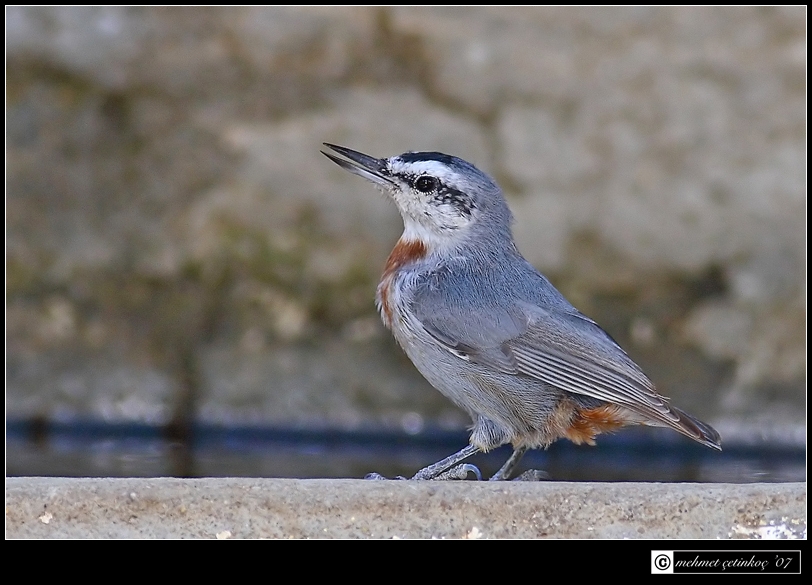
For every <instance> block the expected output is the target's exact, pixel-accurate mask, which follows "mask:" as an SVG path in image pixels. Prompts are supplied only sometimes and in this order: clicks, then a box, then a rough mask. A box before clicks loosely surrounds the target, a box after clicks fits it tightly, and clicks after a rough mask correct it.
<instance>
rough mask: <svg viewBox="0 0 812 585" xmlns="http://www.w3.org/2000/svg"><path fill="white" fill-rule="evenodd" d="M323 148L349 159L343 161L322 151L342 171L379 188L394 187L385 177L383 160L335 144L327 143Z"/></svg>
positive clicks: (385, 171)
mask: <svg viewBox="0 0 812 585" xmlns="http://www.w3.org/2000/svg"><path fill="white" fill-rule="evenodd" d="M324 146H326V147H327V148H329V149H330V150H334V151H336V152H337V153H338V154H340V155H342V156H344V157H346V158H348V159H349V160H344V159H343V158H338V157H337V156H333V155H332V154H328V153H326V152H324V151H322V154H323V155H324V156H326V157H327V158H329V159H330V160H331V161H333V162H334V163H336V164H337V165H338V166H340V167H341V168H342V169H347V170H348V171H350V172H351V173H354V174H356V175H358V176H359V177H364V178H365V179H367V180H369V181H372V182H373V183H376V184H378V185H380V186H381V187H386V188H392V187H394V186H395V183H394V182H393V181H392V180H391V179H389V178H388V177H387V176H386V174H387V170H386V163H385V162H384V160H383V159H380V158H373V157H371V156H367V155H366V154H363V153H360V152H358V151H356V150H350V149H349V148H344V147H343V146H336V145H335V144H328V143H327V142H325V143H324Z"/></svg>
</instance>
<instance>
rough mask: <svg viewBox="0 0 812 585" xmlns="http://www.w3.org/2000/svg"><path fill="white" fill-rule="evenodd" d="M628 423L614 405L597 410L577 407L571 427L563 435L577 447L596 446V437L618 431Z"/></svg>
mask: <svg viewBox="0 0 812 585" xmlns="http://www.w3.org/2000/svg"><path fill="white" fill-rule="evenodd" d="M628 423H629V421H628V420H627V419H626V418H624V416H623V414H622V413H621V411H620V409H619V408H618V407H617V406H614V405H612V404H606V405H604V406H598V407H597V408H578V407H575V408H574V409H573V411H572V418H571V419H570V424H569V427H568V428H565V429H563V433H562V435H563V436H564V437H565V438H567V439H569V440H570V441H572V442H573V443H575V444H576V445H580V444H581V443H586V444H587V445H594V444H595V437H596V436H598V435H600V434H601V433H611V432H613V431H616V430H618V429H619V428H621V427H623V426H625V425H627V424H628Z"/></svg>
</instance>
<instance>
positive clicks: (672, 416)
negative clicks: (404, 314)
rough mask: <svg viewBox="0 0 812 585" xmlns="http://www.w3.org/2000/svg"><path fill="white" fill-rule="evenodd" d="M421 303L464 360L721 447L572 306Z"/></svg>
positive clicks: (443, 340)
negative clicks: (473, 307)
mask: <svg viewBox="0 0 812 585" xmlns="http://www.w3.org/2000/svg"><path fill="white" fill-rule="evenodd" d="M433 296H434V295H431V294H429V295H428V297H433ZM414 301H415V302H414V303H413V305H412V306H413V309H414V310H415V316H416V317H417V318H418V319H419V320H420V322H421V323H422V325H423V327H424V329H425V330H426V331H427V332H428V333H429V335H431V336H432V337H433V338H434V339H436V340H437V341H438V342H439V343H440V344H442V345H444V346H445V347H446V348H447V349H448V350H449V351H450V352H452V353H454V354H455V355H457V356H459V357H460V358H462V359H466V360H469V361H471V362H473V363H480V364H483V365H487V366H489V367H491V368H494V369H496V370H498V371H500V372H502V373H505V374H512V375H519V376H529V377H531V378H535V379H537V380H540V381H542V382H544V383H546V384H550V385H552V386H554V387H556V388H560V389H562V390H565V391H567V392H571V393H574V394H580V395H583V396H589V397H592V398H596V399H599V400H602V401H605V402H609V403H613V404H617V405H620V406H623V407H625V408H628V409H629V410H631V411H633V412H635V413H637V414H639V415H641V416H642V417H643V419H646V420H650V421H651V422H652V423H655V424H662V425H666V426H669V427H671V428H674V429H675V430H677V431H679V432H681V433H683V434H685V435H688V436H689V437H691V438H693V439H695V440H697V441H700V442H702V443H705V444H707V445H709V446H712V447H715V448H719V447H718V434H716V432H715V431H714V430H713V429H711V428H710V427H707V425H704V424H703V423H701V422H700V421H697V420H695V419H693V418H691V417H689V416H688V415H686V414H685V413H683V412H681V411H679V410H678V409H676V408H673V407H670V406H669V405H668V403H667V402H666V399H665V398H664V397H662V396H660V395H659V394H658V393H657V392H656V391H655V389H654V384H653V383H652V382H651V380H649V379H648V377H646V375H645V374H644V373H643V372H642V370H641V369H640V368H639V367H638V366H637V364H635V363H634V362H633V361H632V360H631V358H629V356H628V355H626V353H625V352H624V351H623V349H621V347H620V346H619V345H617V343H615V341H614V340H613V339H612V338H611V337H610V336H609V335H608V334H607V333H606V332H605V331H604V330H603V329H601V328H600V327H599V326H598V325H597V324H596V323H595V322H594V321H592V320H591V319H589V318H588V317H586V316H584V315H582V314H581V313H579V312H578V311H577V310H576V309H575V308H572V307H571V306H551V307H546V306H544V307H542V306H539V305H537V304H534V303H529V302H524V301H514V302H512V303H509V304H508V305H505V304H501V303H500V304H499V305H497V304H496V303H491V304H490V305H491V306H488V303H486V304H485V305H483V306H481V307H479V308H477V309H476V310H471V309H470V307H469V310H468V311H459V310H453V309H451V308H449V307H448V305H446V306H445V307H443V306H442V305H440V304H438V303H437V302H436V301H437V299H436V298H434V299H429V298H419V297H418V298H415V299H414Z"/></svg>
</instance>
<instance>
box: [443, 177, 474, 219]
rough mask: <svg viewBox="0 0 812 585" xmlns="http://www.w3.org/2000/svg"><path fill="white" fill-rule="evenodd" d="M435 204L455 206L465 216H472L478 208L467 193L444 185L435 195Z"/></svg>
mask: <svg viewBox="0 0 812 585" xmlns="http://www.w3.org/2000/svg"><path fill="white" fill-rule="evenodd" d="M434 202H435V203H437V204H439V205H453V206H454V207H456V208H457V209H458V210H459V211H460V213H463V214H465V215H471V211H472V210H473V209H475V208H476V205H475V204H474V202H473V201H471V198H470V197H468V196H467V195H465V193H463V192H462V191H459V190H458V189H454V188H453V187H448V186H446V185H442V184H441V185H440V187H439V189H437V193H436V194H435V195H434Z"/></svg>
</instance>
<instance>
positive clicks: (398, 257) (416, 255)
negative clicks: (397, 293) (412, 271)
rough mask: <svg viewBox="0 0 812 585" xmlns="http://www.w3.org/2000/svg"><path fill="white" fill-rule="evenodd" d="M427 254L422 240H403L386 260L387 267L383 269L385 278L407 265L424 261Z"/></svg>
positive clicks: (399, 241)
mask: <svg viewBox="0 0 812 585" xmlns="http://www.w3.org/2000/svg"><path fill="white" fill-rule="evenodd" d="M427 253H428V250H427V249H426V245H425V244H424V243H423V242H421V241H420V240H404V239H402V238H401V239H400V240H398V243H397V244H395V247H394V248H393V249H392V252H391V254H389V258H387V259H386V266H384V269H383V276H384V278H386V277H387V276H388V275H391V274H393V273H394V272H395V271H397V270H398V269H399V268H402V267H403V266H406V265H407V264H411V263H412V262H417V261H418V260H422V259H423V258H425V257H426V254H427Z"/></svg>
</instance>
